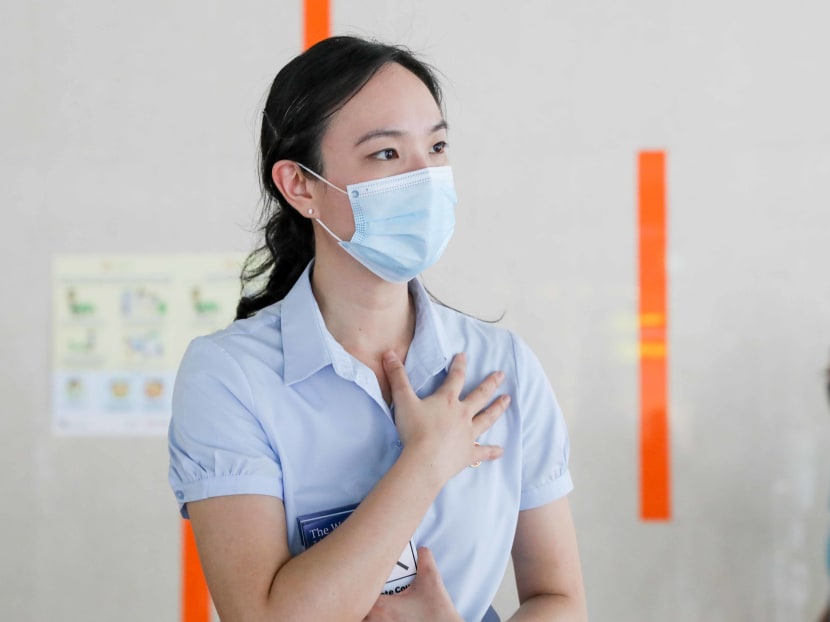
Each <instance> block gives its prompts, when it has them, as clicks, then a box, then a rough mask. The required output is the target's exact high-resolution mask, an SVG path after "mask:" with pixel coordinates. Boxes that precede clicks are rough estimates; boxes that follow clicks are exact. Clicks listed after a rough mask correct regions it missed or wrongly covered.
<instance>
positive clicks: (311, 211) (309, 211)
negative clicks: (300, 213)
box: [308, 207, 314, 216]
mask: <svg viewBox="0 0 830 622" xmlns="http://www.w3.org/2000/svg"><path fill="white" fill-rule="evenodd" d="M313 214H314V210H313V209H312V208H310V207H309V208H308V215H309V216H311V215H313Z"/></svg>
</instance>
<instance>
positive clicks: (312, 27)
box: [303, 0, 331, 50]
mask: <svg viewBox="0 0 830 622" xmlns="http://www.w3.org/2000/svg"><path fill="white" fill-rule="evenodd" d="M303 4H304V22H305V23H304V31H305V38H304V40H303V44H304V45H303V49H306V50H307V49H308V48H310V47H311V46H312V45H314V44H315V43H317V42H319V41H322V40H323V39H325V38H326V37H328V36H329V31H330V29H331V27H330V13H331V10H330V6H329V0H304V3H303Z"/></svg>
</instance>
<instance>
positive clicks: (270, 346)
mask: <svg viewBox="0 0 830 622" xmlns="http://www.w3.org/2000/svg"><path fill="white" fill-rule="evenodd" d="M279 306H280V305H279V303H276V304H274V305H271V306H269V307H265V308H264V309H262V310H261V311H259V312H257V313H256V314H255V315H253V316H251V317H248V318H244V319H240V320H234V321H233V322H231V323H230V324H229V325H228V326H226V327H225V328H222V329H220V330H217V331H215V332H212V333H209V334H206V335H201V336H199V337H196V338H195V339H193V340H192V341H191V342H190V344H189V346H188V348H187V350H186V352H185V354H184V357H183V359H182V368H197V369H203V370H204V369H207V370H209V369H216V368H217V367H223V366H226V365H235V366H239V367H242V368H243V369H244V368H245V367H246V366H247V365H250V364H252V363H253V364H256V363H264V362H268V363H270V364H271V365H272V366H273V364H274V363H275V362H276V361H277V360H278V359H279V358H280V357H281V355H282V330H281V327H280V325H281V323H280V309H279Z"/></svg>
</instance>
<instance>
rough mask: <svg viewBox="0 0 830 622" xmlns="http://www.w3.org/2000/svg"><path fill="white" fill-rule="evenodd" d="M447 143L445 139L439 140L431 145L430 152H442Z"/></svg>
mask: <svg viewBox="0 0 830 622" xmlns="http://www.w3.org/2000/svg"><path fill="white" fill-rule="evenodd" d="M447 147H449V145H448V144H447V141H446V140H439V141H438V142H437V143H435V144H434V145H433V146H432V149H431V150H430V153H444V151H446V149H447Z"/></svg>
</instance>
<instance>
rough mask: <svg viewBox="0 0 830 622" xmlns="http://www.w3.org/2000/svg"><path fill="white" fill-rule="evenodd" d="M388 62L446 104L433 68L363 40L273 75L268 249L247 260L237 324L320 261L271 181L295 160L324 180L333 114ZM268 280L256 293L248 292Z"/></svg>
mask: <svg viewBox="0 0 830 622" xmlns="http://www.w3.org/2000/svg"><path fill="white" fill-rule="evenodd" d="M388 63H397V64H399V65H401V66H403V67H404V68H406V69H408V70H409V71H411V72H412V73H413V74H415V75H416V76H417V77H418V78H420V80H421V81H422V82H423V83H424V84H425V85H426V87H427V88H428V89H429V91H430V93H432V96H433V97H434V98H435V101H436V103H437V104H438V106H439V107H441V105H442V104H441V89H440V86H439V85H438V80H437V79H436V77H435V73H434V71H433V70H432V68H431V67H429V66H428V65H426V64H425V63H423V62H421V61H420V60H418V59H417V58H416V57H415V56H414V55H413V54H412V52H410V51H409V50H407V49H406V48H402V47H398V46H393V45H386V44H384V43H379V42H377V41H367V40H365V39H359V38H357V37H347V36H341V37H331V38H329V39H324V40H323V41H321V42H320V43H318V44H316V45H314V46H313V47H311V48H309V49H308V50H306V51H305V52H303V53H302V54H300V55H299V56H297V57H295V58H294V59H293V60H291V62H289V63H288V64H287V65H286V66H285V67H283V68H282V69H281V70H280V72H279V73H278V74H277V77H276V78H274V82H273V84H272V85H271V91H270V92H269V93H268V99H267V101H266V102H265V110H264V111H263V114H262V129H261V133H260V161H259V165H260V166H259V168H260V186H261V189H262V215H261V220H260V222H262V223H264V224H263V225H262V227H261V231H262V233H263V238H264V239H263V241H262V244H261V245H260V246H259V247H258V248H257V249H256V250H254V251H253V252H252V253H251V254H250V255H249V256H248V258H247V259H246V260H245V265H244V267H243V269H242V275H241V278H242V297H241V298H240V300H239V304H238V305H237V307H236V319H241V318H246V317H250V316H251V315H253V314H254V313H256V312H257V311H259V310H260V309H262V308H263V307H266V306H268V305H270V304H272V303H274V302H277V301H278V300H282V299H283V298H284V297H285V295H286V294H287V293H288V291H289V290H290V289H291V287H292V286H293V285H294V283H295V282H296V281H297V279H298V278H299V276H300V274H301V273H302V271H303V270H304V269H305V267H306V265H308V262H309V261H311V259H312V258H313V257H314V231H313V229H312V227H311V221H310V220H309V219H307V218H305V217H303V216H302V215H300V214H299V213H297V211H296V210H295V209H294V208H292V207H291V206H290V205H289V204H288V202H287V201H286V200H285V197H283V196H282V194H280V191H279V190H278V189H277V187H276V185H275V184H274V180H273V179H272V177H271V169H272V168H273V166H274V164H275V163H276V162H278V161H279V160H293V161H295V162H299V163H301V164H304V165H305V166H307V167H309V168H310V169H311V170H313V171H316V172H318V173H319V174H321V175H325V172H324V171H323V162H322V158H321V155H320V143H321V141H322V139H323V134H325V132H326V128H327V127H328V123H329V120H330V119H331V117H332V115H333V114H334V113H336V112H337V111H338V110H340V109H341V108H342V107H343V106H344V105H346V103H347V102H348V101H349V100H350V99H351V98H352V97H353V96H354V95H355V94H356V93H357V92H358V91H359V90H360V89H361V88H363V86H364V85H365V84H366V83H367V82H368V81H369V80H370V79H371V78H372V76H374V75H375V74H376V73H377V71H378V70H379V69H380V68H381V67H383V66H384V65H386V64H388ZM266 274H267V275H268V279H267V281H266V283H265V284H264V285H263V286H262V287H261V288H260V289H259V290H258V291H254V292H246V289H248V288H250V286H251V285H252V284H253V283H254V282H256V281H258V279H260V277H263V276H264V275H266Z"/></svg>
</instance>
